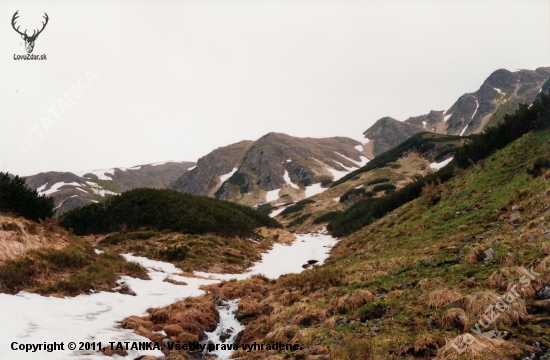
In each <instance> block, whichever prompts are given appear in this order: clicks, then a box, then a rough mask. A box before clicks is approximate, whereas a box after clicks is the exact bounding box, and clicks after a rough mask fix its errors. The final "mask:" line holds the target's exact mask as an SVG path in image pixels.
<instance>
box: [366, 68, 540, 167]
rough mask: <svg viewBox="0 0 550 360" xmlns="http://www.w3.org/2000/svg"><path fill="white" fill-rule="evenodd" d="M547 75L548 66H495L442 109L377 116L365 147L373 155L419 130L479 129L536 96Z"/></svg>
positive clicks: (461, 132)
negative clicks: (405, 115)
mask: <svg viewBox="0 0 550 360" xmlns="http://www.w3.org/2000/svg"><path fill="white" fill-rule="evenodd" d="M549 78H550V67H540V68H537V69H536V70H517V71H508V70H505V69H499V70H496V71H495V72H493V73H492V74H491V75H490V76H489V77H488V78H487V79H486V80H485V81H484V82H483V84H482V85H481V87H480V88H479V89H478V90H477V91H476V92H473V93H467V94H464V95H462V96H461V97H459V98H458V100H457V101H456V102H455V103H454V104H453V105H452V106H451V107H450V108H449V109H447V110H445V111H443V110H441V111H436V110H432V111H430V112H429V113H428V114H425V115H420V116H415V117H410V118H408V119H406V120H405V121H402V122H401V121H398V120H395V119H393V118H391V117H383V118H381V119H379V120H378V121H377V122H376V123H375V124H374V125H373V126H371V127H370V128H369V129H368V130H366V131H365V132H364V133H363V135H364V136H365V138H367V139H368V140H367V145H366V146H365V148H366V149H365V150H366V152H367V154H368V155H369V156H370V158H372V157H374V156H377V155H380V154H382V153H383V152H385V151H387V150H389V149H391V148H393V147H395V146H397V145H399V144H400V143H401V142H403V141H404V140H406V139H407V138H409V137H410V136H412V135H414V134H416V133H419V132H421V131H431V132H436V133H439V134H446V135H460V136H462V135H469V134H478V133H481V132H482V131H483V130H484V129H485V128H486V127H487V126H490V125H494V124H497V123H498V122H500V121H501V120H502V116H503V115H504V114H506V113H510V112H513V111H514V110H515V109H517V107H518V105H519V104H520V103H531V102H532V101H533V100H535V99H536V98H537V96H538V95H539V93H540V92H541V90H543V87H546V88H548V87H549V86H550V84H549V83H548V80H549Z"/></svg>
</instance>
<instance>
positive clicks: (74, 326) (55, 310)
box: [0, 232, 336, 360]
mask: <svg viewBox="0 0 550 360" xmlns="http://www.w3.org/2000/svg"><path fill="white" fill-rule="evenodd" d="M335 243H336V239H334V238H332V237H331V236H329V235H326V234H324V233H321V232H319V233H315V234H306V235H297V239H296V240H295V241H294V242H293V243H292V245H290V246H285V245H281V244H275V245H274V246H273V249H272V250H270V251H269V252H268V253H266V254H263V257H262V261H260V262H258V263H256V264H255V265H254V266H253V267H252V268H251V271H249V272H247V273H245V274H223V275H221V274H220V275H218V274H206V273H196V274H197V275H201V274H202V275H206V276H212V278H211V279H199V278H187V277H182V276H178V275H175V274H177V273H180V272H181V270H180V269H178V268H177V267H175V266H174V265H172V264H169V263H165V262H161V261H154V260H150V259H147V258H143V257H136V256H132V255H124V256H125V257H126V258H127V259H128V260H130V261H136V262H139V263H141V264H142V265H143V266H145V267H147V268H148V270H149V276H150V277H151V280H140V279H135V278H131V277H126V276H125V277H123V278H122V281H124V282H126V283H127V284H128V285H129V286H130V288H131V289H132V290H134V292H136V294H137V296H130V295H122V294H119V293H109V292H100V293H97V294H92V295H79V296H76V297H72V298H64V299H60V298H54V297H44V296H40V295H37V294H30V293H26V292H20V293H18V294H17V295H8V294H0V359H71V358H72V359H80V358H85V359H91V360H94V359H95V360H99V359H106V358H105V357H104V356H103V355H102V354H101V353H96V352H94V351H71V350H68V349H67V345H68V343H69V342H71V341H72V342H75V343H76V344H77V345H78V344H79V342H95V343H97V342H101V343H102V346H105V345H108V343H109V342H118V341H132V342H133V341H136V342H139V341H148V339H146V338H144V337H141V336H138V335H136V334H134V333H133V331H132V330H125V329H118V328H116V326H117V325H118V324H117V323H116V322H117V321H121V320H122V319H124V318H125V317H127V316H130V315H138V316H140V315H146V312H145V310H146V309H147V308H150V307H160V306H166V305H169V304H171V303H173V302H176V301H178V300H182V299H184V298H186V297H189V296H200V295H202V294H203V291H202V290H200V289H199V287H200V286H201V285H205V284H212V283H216V282H218V281H219V280H218V279H231V278H238V279H244V278H247V277H250V276H251V275H253V274H258V273H262V274H264V275H266V276H268V277H270V278H277V277H279V276H280V275H282V274H286V273H296V272H301V271H303V269H302V264H304V263H305V262H306V261H307V260H318V261H319V263H322V262H323V261H324V260H325V259H326V258H327V257H328V252H329V251H330V248H331V247H332V246H333V245H334V244H335ZM166 277H172V278H173V279H174V280H178V281H184V282H186V283H187V284H188V285H174V284H172V283H168V282H165V281H163V280H164V279H165V278H166ZM14 342H16V343H18V344H15V345H14V346H15V347H16V348H17V347H18V346H19V344H43V343H44V342H46V343H53V342H57V343H61V342H63V343H64V348H65V351H60V350H59V351H53V352H46V351H38V352H35V353H31V352H29V353H27V352H25V351H24V350H12V344H13V343H14ZM84 354H86V355H84ZM128 355H129V356H128V357H127V359H133V358H135V357H137V356H141V355H154V356H158V357H161V356H162V353H161V352H160V351H157V350H152V351H139V352H136V351H129V354H128ZM113 358H116V356H114V357H113Z"/></svg>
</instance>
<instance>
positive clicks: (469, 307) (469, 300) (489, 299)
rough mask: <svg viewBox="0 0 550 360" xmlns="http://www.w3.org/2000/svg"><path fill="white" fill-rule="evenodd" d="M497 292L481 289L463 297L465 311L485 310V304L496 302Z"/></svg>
mask: <svg viewBox="0 0 550 360" xmlns="http://www.w3.org/2000/svg"><path fill="white" fill-rule="evenodd" d="M497 300H498V294H497V293H496V292H494V291H492V290H481V291H478V292H475V293H473V294H470V295H467V296H465V297H464V299H463V303H464V307H465V309H466V311H467V312H474V313H477V312H479V311H482V310H483V311H485V309H486V308H487V306H489V305H493V304H496V302H497Z"/></svg>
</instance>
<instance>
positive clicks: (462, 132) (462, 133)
mask: <svg viewBox="0 0 550 360" xmlns="http://www.w3.org/2000/svg"><path fill="white" fill-rule="evenodd" d="M467 128H468V125H466V126H465V127H464V129H462V131H461V132H460V136H462V135H464V132H465V131H466V129H467Z"/></svg>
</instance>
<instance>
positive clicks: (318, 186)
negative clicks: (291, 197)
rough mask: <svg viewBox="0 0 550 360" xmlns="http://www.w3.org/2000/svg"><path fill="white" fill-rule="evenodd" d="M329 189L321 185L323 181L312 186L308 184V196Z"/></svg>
mask: <svg viewBox="0 0 550 360" xmlns="http://www.w3.org/2000/svg"><path fill="white" fill-rule="evenodd" d="M325 190H327V188H324V187H321V183H317V184H313V185H310V186H306V198H308V197H310V196H313V195H317V194H320V193H322V192H324V191H325Z"/></svg>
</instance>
